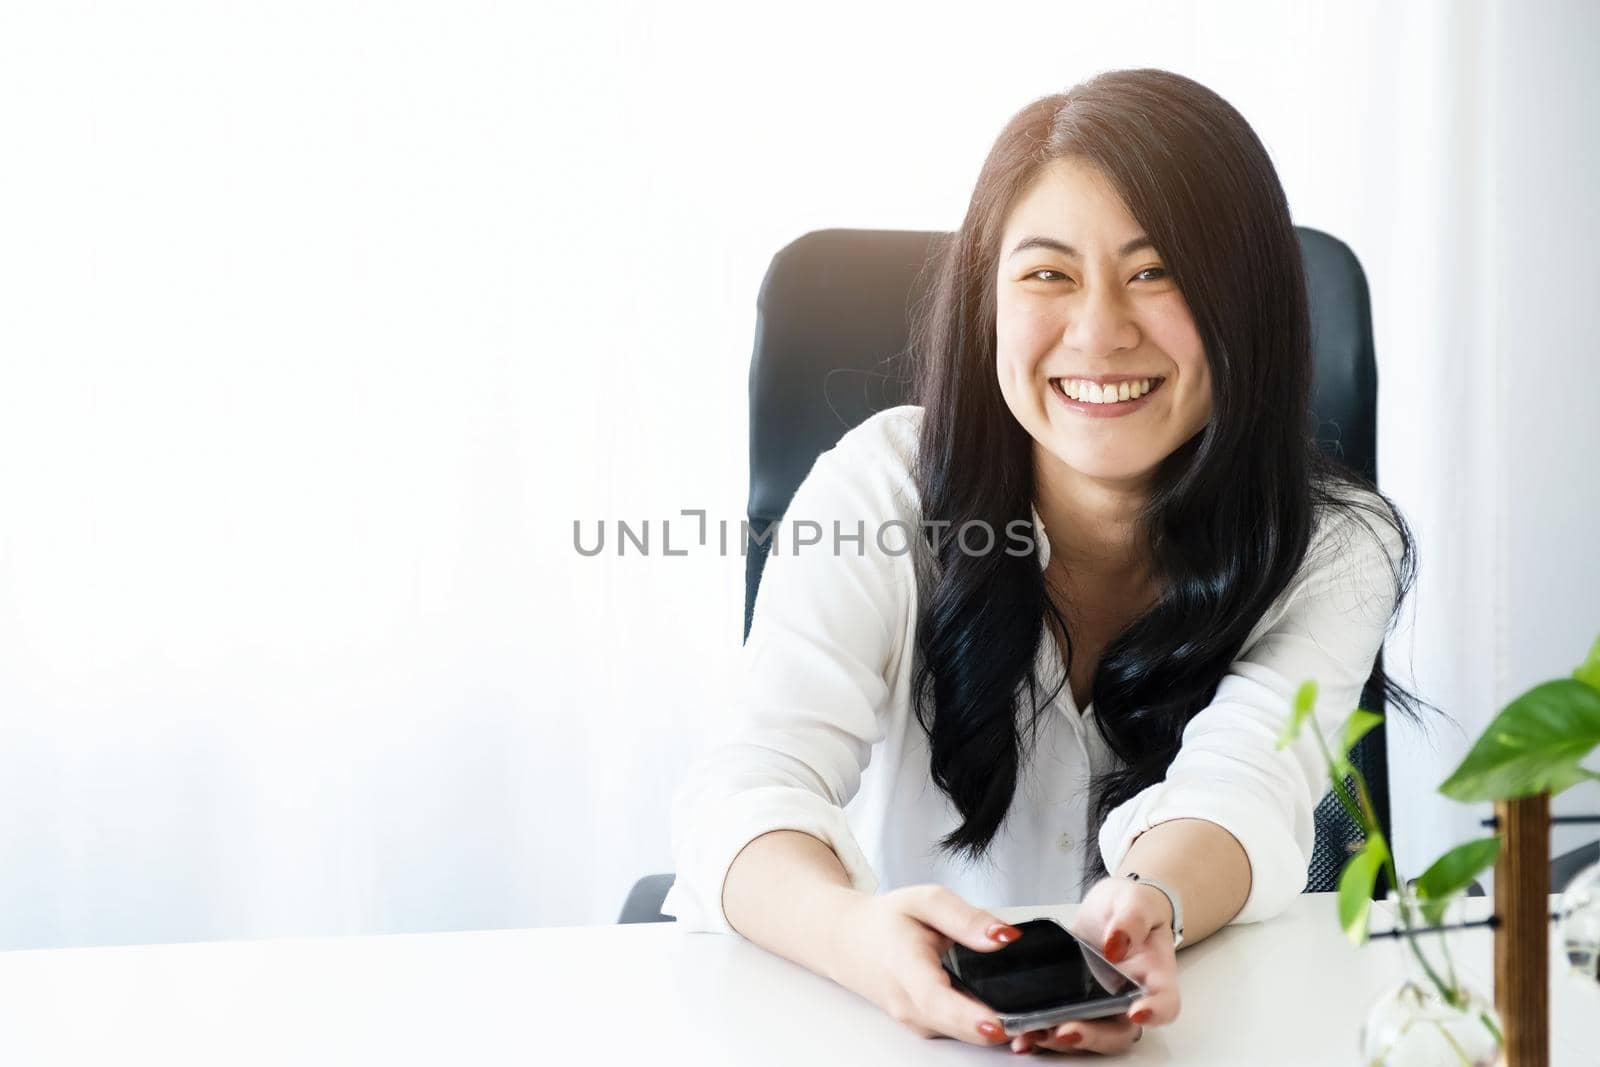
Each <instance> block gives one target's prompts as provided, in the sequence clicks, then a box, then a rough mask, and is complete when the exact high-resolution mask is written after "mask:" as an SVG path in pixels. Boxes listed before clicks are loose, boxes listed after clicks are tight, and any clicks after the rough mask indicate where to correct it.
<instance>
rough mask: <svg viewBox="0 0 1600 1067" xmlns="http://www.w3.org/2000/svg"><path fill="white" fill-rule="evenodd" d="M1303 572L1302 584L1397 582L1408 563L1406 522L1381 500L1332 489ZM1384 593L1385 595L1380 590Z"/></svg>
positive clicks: (1347, 488) (1355, 490)
mask: <svg viewBox="0 0 1600 1067" xmlns="http://www.w3.org/2000/svg"><path fill="white" fill-rule="evenodd" d="M1324 496H1325V499H1324V500H1322V501H1321V502H1320V503H1319V504H1318V505H1317V509H1316V527H1315V532H1314V534H1313V536H1312V540H1311V545H1310V547H1309V548H1308V549H1307V551H1306V558H1305V562H1304V563H1303V564H1302V566H1301V578H1302V580H1303V581H1313V580H1315V579H1318V578H1322V579H1325V580H1341V579H1342V580H1350V581H1354V580H1357V579H1367V580H1370V581H1372V582H1376V583H1377V584H1378V585H1379V586H1380V587H1381V586H1382V585H1383V584H1384V581H1383V580H1384V579H1393V580H1394V581H1398V579H1399V577H1400V572H1401V569H1402V567H1403V566H1404V565H1405V564H1406V563H1407V561H1406V560H1405V558H1404V556H1405V537H1403V536H1402V531H1403V530H1404V529H1405V520H1404V519H1403V518H1402V517H1401V516H1400V514H1399V513H1398V512H1396V511H1395V510H1394V509H1393V508H1391V507H1390V505H1389V502H1388V501H1387V500H1385V499H1384V498H1383V497H1382V496H1380V495H1378V494H1377V493H1375V492H1373V491H1371V490H1370V489H1363V488H1360V487H1357V486H1353V485H1332V486H1328V487H1327V489H1326V492H1325V494H1324ZM1380 591H1381V589H1380Z"/></svg>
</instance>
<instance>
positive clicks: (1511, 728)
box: [1278, 638, 1600, 1042]
mask: <svg viewBox="0 0 1600 1067" xmlns="http://www.w3.org/2000/svg"><path fill="white" fill-rule="evenodd" d="M1316 699H1317V686H1316V683H1315V682H1313V681H1308V682H1306V683H1304V684H1303V685H1301V686H1300V689H1299V691H1298V692H1297V693H1296V694H1295V697H1294V701H1293V704H1292V706H1291V710H1290V713H1289V719H1288V722H1287V723H1286V725H1285V726H1284V730H1283V734H1282V736H1281V737H1280V738H1279V739H1278V747H1279V748H1282V747H1284V746H1285V745H1287V744H1289V743H1290V742H1291V741H1293V740H1295V739H1296V738H1297V737H1299V735H1300V732H1301V730H1303V729H1304V728H1305V727H1306V725H1307V724H1308V723H1309V724H1310V726H1311V732H1312V736H1314V737H1315V738H1316V741H1317V746H1318V748H1319V749H1320V750H1321V752H1322V757H1323V760H1324V762H1325V763H1326V764H1327V770H1328V779H1329V781H1330V782H1331V783H1332V788H1333V794H1334V796H1335V797H1336V798H1337V799H1338V801H1339V804H1340V805H1341V806H1342V807H1343V808H1344V810H1345V812H1346V813H1347V814H1349V816H1350V818H1351V820H1352V821H1354V822H1355V824H1356V825H1357V826H1359V827H1360V828H1361V832H1362V835H1363V838H1364V840H1363V843H1362V845H1361V848H1360V849H1359V850H1357V851H1356V852H1355V853H1354V854H1353V855H1352V856H1351V857H1350V861H1349V862H1348V863H1347V864H1346V865H1345V868H1344V871H1343V872H1342V873H1341V874H1340V877H1339V893H1338V898H1339V922H1340V924H1341V925H1342V926H1343V927H1344V931H1345V934H1346V936H1348V937H1349V938H1350V939H1351V940H1352V941H1354V942H1355V943H1356V944H1358V945H1359V944H1362V943H1363V942H1365V941H1366V940H1367V938H1368V925H1367V924H1368V917H1369V914H1370V912H1371V908H1372V894H1373V890H1374V888H1375V886H1376V885H1377V880H1378V878H1380V877H1383V878H1385V879H1386V882H1385V885H1386V886H1387V887H1388V888H1390V889H1392V890H1393V891H1394V893H1395V899H1396V901H1397V908H1396V912H1397V914H1398V917H1399V920H1400V928H1401V935H1402V936H1403V937H1404V939H1405V942H1406V944H1407V946H1408V947H1409V950H1410V952H1411V953H1412V955H1413V956H1414V957H1415V958H1416V961H1417V964H1418V966H1419V967H1420V968H1421V969H1422V972H1423V974H1424V975H1426V976H1427V979H1428V981H1429V982H1430V983H1432V984H1433V986H1434V987H1435V988H1436V989H1437V990H1438V992H1439V995H1440V996H1441V997H1442V998H1443V999H1444V1001H1445V1003H1447V1004H1449V1005H1451V1006H1452V1007H1455V1008H1464V1007H1466V1005H1467V998H1466V996H1465V991H1464V990H1463V989H1462V987H1461V984H1460V983H1459V982H1458V981H1457V980H1456V972H1455V964H1454V962H1453V961H1452V960H1451V959H1450V952H1449V946H1448V943H1447V942H1446V941H1445V940H1444V939H1442V938H1441V939H1440V941H1439V946H1440V953H1441V957H1442V960H1443V965H1442V966H1439V965H1436V964H1435V961H1434V960H1433V959H1432V958H1430V956H1429V954H1428V953H1426V952H1425V951H1423V948H1422V943H1421V940H1420V939H1419V936H1418V935H1419V933H1420V932H1421V931H1422V930H1423V929H1424V928H1426V927H1437V926H1439V925H1440V924H1441V923H1442V922H1443V919H1444V915H1445V912H1446V910H1447V909H1448V908H1449V906H1450V904H1451V902H1452V901H1453V900H1455V899H1456V898H1457V897H1459V896H1460V895H1461V893H1462V892H1463V891H1464V890H1465V889H1466V888H1467V887H1468V886H1469V885H1471V884H1472V882H1473V880H1474V879H1475V878H1477V876H1478V875H1480V874H1482V873H1483V872H1484V871H1485V870H1486V869H1488V868H1489V867H1490V866H1492V865H1493V864H1494V862H1495V860H1496V858H1497V857H1498V856H1499V854H1500V838H1499V836H1498V835H1496V836H1493V837H1484V838H1479V839H1478V840H1475V841H1468V842H1466V843H1465V844H1462V845H1457V846H1456V847H1455V848H1452V849H1451V850H1450V851H1448V852H1446V853H1445V854H1444V855H1442V856H1440V857H1439V858H1438V859H1437V860H1435V861H1434V862H1433V863H1432V864H1431V865H1430V866H1429V867H1428V869H1427V870H1425V871H1423V872H1422V876H1421V877H1419V878H1418V879H1417V880H1416V883H1415V886H1414V888H1408V887H1407V886H1406V884H1405V883H1404V882H1402V881H1401V879H1400V876H1399V873H1398V871H1397V870H1396V868H1395V862H1394V854H1393V852H1392V850H1391V849H1390V847H1389V843H1388V841H1386V840H1385V839H1384V836H1383V833H1382V831H1381V830H1380V828H1379V827H1378V823H1377V819H1376V818H1375V817H1374V816H1373V814H1372V798H1371V795H1370V793H1369V792H1368V790H1367V783H1366V779H1365V778H1364V777H1363V776H1362V774H1361V772H1360V770H1359V769H1357V768H1356V767H1355V765H1354V764H1352V763H1351V762H1350V750H1351V749H1352V748H1354V747H1355V745H1356V742H1358V741H1360V740H1361V738H1362V737H1364V736H1365V735H1366V734H1367V732H1368V731H1370V730H1371V729H1372V728H1373V727H1374V726H1377V725H1378V723H1380V722H1381V721H1382V717H1381V716H1379V715H1376V714H1374V713H1373V712H1370V711H1365V710H1361V709H1357V710H1356V711H1354V712H1352V713H1351V715H1350V718H1349V719H1348V720H1347V721H1346V722H1345V724H1344V729H1343V731H1342V733H1341V737H1340V741H1339V747H1338V748H1337V749H1334V748H1330V747H1329V745H1328V741H1327V739H1326V738H1325V737H1324V736H1323V734H1322V730H1321V729H1320V728H1319V727H1318V726H1317V723H1316V719H1315V718H1314V717H1313V716H1312V714H1311V710H1312V708H1313V707H1314V706H1315V705H1316ZM1596 745H1600V638H1596V640H1595V643H1594V645H1593V647H1592V648H1590V650H1589V655H1588V657H1587V658H1586V659H1585V660H1584V661H1583V663H1582V664H1580V665H1579V666H1578V669H1577V670H1575V671H1573V673H1572V677H1570V678H1558V679H1555V680H1553V681H1548V682H1543V683H1541V684H1539V685H1536V686H1534V687H1533V688H1532V689H1530V690H1528V691H1527V692H1526V693H1523V694H1522V695H1521V696H1519V697H1517V698H1516V699H1515V700H1513V701H1512V702H1511V703H1510V704H1508V705H1506V707H1505V709H1504V710H1503V711H1501V712H1500V714H1499V715H1497V716H1496V717H1495V719H1494V721H1493V722H1491V723H1490V724H1489V726H1488V728H1487V729H1485V730H1484V732H1483V734H1482V736H1480V737H1479V738H1478V740H1477V741H1476V742H1475V743H1474V744H1473V746H1472V749H1471V751H1470V752H1468V753H1467V756H1466V758H1465V759H1464V760H1462V761H1461V765H1460V766H1459V767H1457V768H1456V769H1455V771H1454V772H1453V773H1452V774H1451V775H1450V777H1449V778H1447V779H1445V782H1444V784H1443V785H1441V786H1440V787H1439V791H1440V792H1441V793H1443V794H1444V795H1445V796H1447V797H1450V798H1451V799H1453V800H1458V801H1462V802H1467V803H1473V802H1481V801H1495V800H1510V799H1513V798H1516V797H1522V796H1531V795H1533V794H1537V793H1543V792H1550V793H1559V792H1561V791H1562V790H1563V789H1566V788H1568V787H1569V786H1572V785H1575V784H1577V783H1578V782H1581V781H1585V780H1587V779H1591V778H1600V774H1596V773H1594V772H1592V771H1588V770H1585V769H1584V768H1583V767H1581V766H1579V764H1580V763H1581V762H1582V760H1583V759H1584V758H1585V757H1586V756H1588V755H1589V753H1590V752H1591V751H1593V750H1594V748H1595V747H1596ZM1479 1017H1480V1018H1481V1019H1482V1020H1483V1023H1484V1025H1485V1026H1487V1027H1488V1028H1489V1030H1490V1032H1491V1033H1493V1034H1494V1037H1495V1040H1496V1041H1497V1042H1498V1041H1500V1040H1501V1038H1500V1032H1499V1029H1498V1028H1497V1027H1496V1026H1495V1024H1494V1022H1493V1020H1492V1019H1490V1018H1489V1017H1488V1016H1487V1015H1482V1014H1480V1016H1479Z"/></svg>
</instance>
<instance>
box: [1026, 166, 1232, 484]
mask: <svg viewBox="0 0 1600 1067" xmlns="http://www.w3.org/2000/svg"><path fill="white" fill-rule="evenodd" d="M1144 237H1145V234H1144V232H1143V230H1142V229H1141V228H1140V226H1139V224H1138V222H1136V221H1135V220H1134V218H1133V216H1131V215H1130V214H1128V210H1127V208H1126V207H1124V206H1123V203H1122V200H1121V198H1120V197H1118V195H1117V193H1116V192H1115V190H1114V189H1113V188H1112V187H1111V185H1110V183H1109V182H1107V181H1106V179H1105V178H1104V177H1103V176H1102V175H1101V173H1100V172H1099V170H1097V169H1096V168H1094V167H1093V166H1092V165H1091V164H1088V163H1084V162H1082V161H1080V160H1072V159H1063V160H1057V161H1056V162H1054V163H1051V164H1049V165H1048V166H1047V167H1046V168H1045V169H1044V170H1043V171H1042V172H1041V173H1040V175H1039V177H1038V178H1037V179H1036V180H1035V181H1034V183H1033V184H1032V185H1031V186H1030V187H1029V188H1028V189H1027V190H1026V191H1025V192H1024V193H1023V194H1022V196H1021V197H1019V198H1018V200H1017V202H1016V203H1015V204H1014V205H1013V206H1012V209H1011V213H1010V214H1009V215H1008V216H1007V217H1006V223H1005V228H1004V231H1003V233H1002V236H1001V243H1000V261H999V271H998V276H997V278H996V285H997V290H996V310H995V342H996V348H995V357H996V358H995V362H996V370H997V372H998V374H999V379H1000V391H1001V393H1002V394H1003V395H1004V396H1005V400H1006V405H1007V406H1008V407H1010V409H1011V413H1012V414H1013V415H1014V416H1015V417H1016V419H1017V421H1018V422H1019V423H1021V424H1022V426H1023V427H1024V428H1025V429H1026V430H1027V431H1028V433H1029V434H1030V435H1031V436H1032V437H1033V439H1034V441H1035V442H1036V455H1037V454H1038V450H1039V449H1042V450H1043V451H1044V452H1045V453H1048V454H1049V456H1053V457H1054V458H1055V459H1056V460H1058V461H1059V462H1060V463H1062V464H1064V465H1065V466H1066V467H1068V468H1070V469H1071V470H1073V471H1075V472H1077V473H1079V474H1081V475H1083V476H1085V477H1087V478H1091V479H1095V480H1097V481H1102V482H1108V483H1126V484H1128V485H1132V486H1138V485H1139V484H1141V483H1143V482H1144V480H1145V479H1146V478H1147V477H1148V476H1149V475H1150V474H1151V473H1152V472H1153V471H1154V469H1155V467H1156V466H1157V464H1159V463H1160V462H1161V461H1162V460H1163V459H1165V458H1166V457H1167V456H1168V455H1170V454H1171V453H1172V452H1173V451H1174V450H1176V449H1177V448H1178V447H1179V446H1180V445H1182V444H1183V443H1184V442H1185V441H1187V440H1189V438H1191V437H1193V436H1194V435H1195V433H1197V432H1198V431H1199V430H1200V429H1201V427H1203V426H1204V425H1205V424H1206V421H1207V420H1208V419H1209V418H1210V417H1211V372H1210V367H1209V365H1208V364H1207V362H1206V355H1205V346H1204V345H1203V344H1202V343H1201V340H1200V335H1199V332H1198V331H1197V330H1196V329H1195V325H1194V320H1193V318H1192V317H1191V316H1190V314H1189V307H1188V305H1187V304H1186V303H1185V302H1184V299H1183V296H1182V294H1180V293H1179V292H1178V287H1177V286H1176V285H1175V284H1173V282H1172V280H1171V279H1170V278H1169V277H1168V276H1167V272H1166V271H1165V270H1164V269H1163V267H1162V261H1161V257H1160V256H1159V255H1157V254H1156V250H1155V249H1154V248H1153V247H1152V246H1151V245H1149V244H1148V243H1144V244H1143V245H1142V246H1141V244H1140V242H1141V239H1143V238H1144ZM1142 387H1144V388H1147V390H1148V391H1147V392H1146V393H1144V394H1143V395H1140V389H1141V388H1142ZM1040 458H1041V459H1045V458H1046V457H1044V456H1041V457H1040ZM1046 462H1048V460H1046Z"/></svg>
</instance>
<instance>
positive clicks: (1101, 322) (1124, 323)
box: [1065, 285, 1139, 356]
mask: <svg viewBox="0 0 1600 1067" xmlns="http://www.w3.org/2000/svg"><path fill="white" fill-rule="evenodd" d="M1068 315H1069V318H1068V321H1067V332H1066V337H1065V341H1066V343H1067V345H1068V347H1070V348H1073V349H1076V350H1077V351H1079V352H1082V353H1083V354H1084V355H1086V356H1109V355H1111V354H1112V353H1114V352H1117V351H1120V350H1122V349H1125V348H1135V347H1137V346H1138V344H1139V327H1138V325H1137V324H1136V323H1135V322H1134V321H1133V316H1132V315H1131V314H1130V313H1129V310H1128V306H1127V303H1126V301H1125V300H1124V299H1123V295H1122V293H1121V291H1120V290H1118V289H1117V288H1116V287H1114V286H1105V285H1097V286H1092V287H1090V288H1088V289H1086V290H1085V291H1084V292H1083V293H1082V295H1081V296H1080V297H1079V299H1077V300H1075V301H1073V302H1072V305H1071V311H1069V312H1068Z"/></svg>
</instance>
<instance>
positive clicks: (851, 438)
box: [829, 404, 922, 472]
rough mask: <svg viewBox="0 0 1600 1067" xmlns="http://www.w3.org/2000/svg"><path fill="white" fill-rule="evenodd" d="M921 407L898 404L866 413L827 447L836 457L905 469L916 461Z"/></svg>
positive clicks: (893, 468) (898, 469) (894, 469)
mask: <svg viewBox="0 0 1600 1067" xmlns="http://www.w3.org/2000/svg"><path fill="white" fill-rule="evenodd" d="M921 432H922V408H920V407H918V406H917V405H915V404H902V405H900V406H899V407H893V408H886V409H884V410H883V411H879V412H876V413H874V414H872V415H869V416H868V417H867V418H866V419H865V420H863V421H862V422H861V423H860V424H859V425H856V426H853V427H851V428H850V430H848V431H847V432H846V433H845V435H844V436H843V437H841V438H839V443H838V444H836V445H834V446H833V448H832V449H830V450H829V451H831V452H834V453H836V454H837V456H838V458H840V459H849V460H852V461H854V462H859V463H866V464H878V465H882V466H883V467H885V468H887V469H889V470H892V471H906V472H909V471H910V470H911V468H912V466H913V465H914V464H915V462H916V457H917V438H918V436H919V435H920V434H921Z"/></svg>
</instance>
